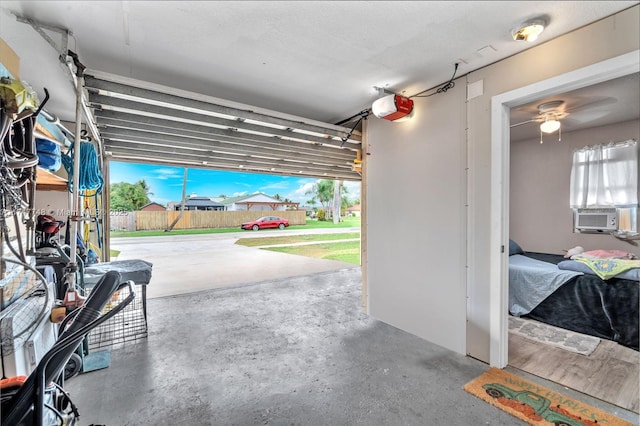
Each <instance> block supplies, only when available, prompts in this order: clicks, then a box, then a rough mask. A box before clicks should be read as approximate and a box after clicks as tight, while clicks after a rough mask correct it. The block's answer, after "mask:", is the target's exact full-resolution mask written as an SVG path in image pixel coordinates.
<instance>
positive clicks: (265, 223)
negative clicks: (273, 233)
mask: <svg viewBox="0 0 640 426" xmlns="http://www.w3.org/2000/svg"><path fill="white" fill-rule="evenodd" d="M287 226H289V220H287V219H283V218H281V217H277V216H263V217H261V218H258V219H256V220H254V221H253V222H246V223H243V224H242V225H240V228H241V229H253V230H254V231H257V230H258V229H265V228H280V229H284V228H286V227H287Z"/></svg>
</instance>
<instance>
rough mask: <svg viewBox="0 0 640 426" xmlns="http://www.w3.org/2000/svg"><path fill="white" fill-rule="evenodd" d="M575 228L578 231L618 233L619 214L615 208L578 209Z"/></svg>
mask: <svg viewBox="0 0 640 426" xmlns="http://www.w3.org/2000/svg"><path fill="white" fill-rule="evenodd" d="M574 228H575V229H576V230H577V231H598V232H605V231H616V230H617V229H618V214H617V212H616V209H615V208H606V209H576V210H575V216H574Z"/></svg>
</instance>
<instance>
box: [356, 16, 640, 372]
mask: <svg viewBox="0 0 640 426" xmlns="http://www.w3.org/2000/svg"><path fill="white" fill-rule="evenodd" d="M639 10H640V7H634V8H631V9H628V10H626V11H623V12H621V13H619V14H616V15H614V16H612V17H609V18H606V19H604V20H601V21H598V22H596V23H593V24H591V25H589V26H586V27H583V28H581V29H579V30H577V31H574V32H572V33H569V34H567V35H565V36H562V37H559V38H557V39H555V40H552V41H549V42H547V43H545V44H541V45H539V46H536V47H534V48H532V49H529V50H527V51H525V52H523V53H521V54H518V55H515V56H512V57H510V58H508V59H506V60H503V61H500V62H497V63H495V64H493V65H491V66H488V67H485V68H483V69H480V70H478V71H475V72H473V73H470V74H468V75H467V82H468V83H469V84H471V83H475V82H479V81H482V83H483V88H484V93H483V94H482V95H481V96H478V97H476V98H473V99H471V100H469V101H466V104H465V90H464V83H463V82H462V81H463V79H458V81H457V86H456V87H455V89H454V90H453V91H449V92H447V93H446V94H444V95H436V96H433V97H431V98H425V99H418V102H417V105H416V110H417V112H418V113H419V114H418V115H417V116H416V117H414V119H412V120H411V121H410V122H407V123H388V122H384V121H383V120H378V119H375V118H373V117H372V118H370V119H369V120H368V121H369V123H368V126H367V138H368V143H367V151H368V152H367V154H368V156H367V159H366V160H367V178H366V181H365V182H364V183H363V184H364V185H366V188H367V193H368V198H367V212H368V216H369V217H368V220H367V225H366V226H367V233H368V241H367V248H366V249H367V250H368V260H367V263H366V264H365V265H363V267H364V268H365V269H366V271H367V272H366V275H367V285H368V292H369V312H370V314H371V315H373V316H374V317H376V318H378V319H381V320H382V321H385V322H387V323H389V324H392V325H394V326H396V327H399V328H401V329H403V330H406V331H408V332H411V333H414V334H416V335H418V336H421V337H423V338H425V339H427V340H430V341H432V342H434V343H437V344H440V345H442V346H444V347H446V348H448V349H451V350H454V351H456V352H459V353H466V354H468V355H470V356H473V357H475V358H478V359H480V360H483V361H486V362H489V355H490V343H491V342H490V292H491V286H490V276H491V270H490V269H491V268H490V260H491V254H490V249H491V247H492V244H491V241H492V236H491V234H490V229H491V225H492V224H491V196H492V194H491V184H492V174H491V168H492V163H491V159H492V146H491V137H492V133H491V99H492V97H493V96H496V95H499V94H501V93H504V92H508V91H511V90H514V89H517V88H520V87H524V86H528V85H531V84H534V83H536V82H538V81H542V80H545V79H548V78H551V77H554V76H557V75H561V74H563V73H566V72H569V71H572V70H576V69H579V68H582V67H585V66H588V65H591V64H594V63H597V62H600V61H603V60H606V59H609V58H613V57H616V56H619V55H622V54H624V53H628V52H632V51H635V50H637V49H638V48H639V47H640V46H639V45H640V30H639V27H638V22H639V21H640V16H639V13H638V11H639ZM465 110H466V116H465ZM423 114H424V115H423ZM507 152H508V151H507ZM369 154H370V155H369ZM465 170H467V173H466V174H465ZM442 201H446V203H442ZM505 220H506V221H507V224H508V218H505ZM467 227H468V229H469V232H468V234H467V233H466V229H467ZM467 298H468V302H467ZM467 305H468V310H467V311H466V312H465V308H466V307H467ZM505 309H506V306H505Z"/></svg>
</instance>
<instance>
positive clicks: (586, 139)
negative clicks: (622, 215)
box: [509, 120, 640, 254]
mask: <svg viewBox="0 0 640 426" xmlns="http://www.w3.org/2000/svg"><path fill="white" fill-rule="evenodd" d="M639 138H640V121H638V120H632V121H626V122H624V123H617V124H612V125H608V126H600V127H596V128H592V129H587V130H579V131H575V132H570V133H563V134H562V141H561V142H558V139H557V133H556V134H553V135H547V136H545V142H544V143H543V144H540V140H539V138H537V139H532V140H525V141H518V142H513V143H511V147H510V148H511V149H510V152H511V159H510V161H511V166H510V187H509V188H510V194H509V200H510V205H509V207H510V211H509V237H510V238H511V239H513V240H515V241H516V242H517V243H518V244H520V246H521V247H522V248H523V249H524V250H525V251H533V252H542V253H555V254H563V252H562V250H563V249H564V250H568V249H570V248H571V247H575V246H578V245H579V246H582V247H584V248H585V249H586V250H596V249H606V250H623V251H630V252H633V251H639V249H638V248H637V247H634V246H632V245H630V244H629V243H626V242H624V241H620V240H618V239H616V238H614V237H612V236H610V235H607V234H597V235H594V234H580V233H574V232H573V226H572V225H573V214H572V210H571V209H570V208H569V184H570V176H571V162H572V158H573V152H574V150H576V149H580V148H582V147H584V146H586V145H595V144H601V143H608V142H619V141H624V140H628V139H636V140H638V139H639Z"/></svg>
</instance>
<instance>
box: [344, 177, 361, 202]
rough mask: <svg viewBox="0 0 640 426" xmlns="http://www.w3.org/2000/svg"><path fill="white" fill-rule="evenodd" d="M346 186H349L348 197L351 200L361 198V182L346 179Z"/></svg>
mask: <svg viewBox="0 0 640 426" xmlns="http://www.w3.org/2000/svg"><path fill="white" fill-rule="evenodd" d="M344 186H345V188H347V191H348V192H347V198H349V200H352V201H353V200H355V199H358V200H360V188H361V182H356V181H345V182H344Z"/></svg>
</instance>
